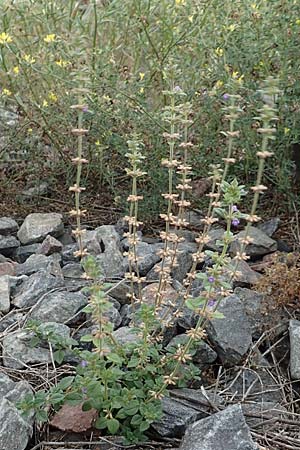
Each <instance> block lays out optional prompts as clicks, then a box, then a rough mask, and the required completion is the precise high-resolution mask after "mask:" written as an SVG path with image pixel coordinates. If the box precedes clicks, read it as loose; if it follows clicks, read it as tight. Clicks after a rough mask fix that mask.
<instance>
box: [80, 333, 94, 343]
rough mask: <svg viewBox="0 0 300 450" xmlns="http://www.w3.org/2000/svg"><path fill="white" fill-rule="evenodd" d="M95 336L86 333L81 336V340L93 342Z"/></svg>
mask: <svg viewBox="0 0 300 450" xmlns="http://www.w3.org/2000/svg"><path fill="white" fill-rule="evenodd" d="M93 339H94V337H93V336H92V335H91V334H85V335H84V336H82V337H81V338H80V341H81V342H92V341H93Z"/></svg>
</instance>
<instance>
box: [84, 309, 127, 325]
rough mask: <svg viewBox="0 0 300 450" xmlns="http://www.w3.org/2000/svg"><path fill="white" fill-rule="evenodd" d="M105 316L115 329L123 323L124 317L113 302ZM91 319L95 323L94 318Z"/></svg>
mask: <svg viewBox="0 0 300 450" xmlns="http://www.w3.org/2000/svg"><path fill="white" fill-rule="evenodd" d="M103 317H104V318H105V319H107V320H108V322H110V323H111V324H112V325H113V327H114V329H116V328H118V327H119V326H120V325H121V322H122V317H121V315H120V313H119V311H118V309H117V308H115V306H114V305H113V303H111V305H110V307H109V308H108V309H107V311H105V312H104V313H103ZM90 320H91V324H92V323H93V320H92V319H90Z"/></svg>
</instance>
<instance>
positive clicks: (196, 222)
mask: <svg viewBox="0 0 300 450" xmlns="http://www.w3.org/2000/svg"><path fill="white" fill-rule="evenodd" d="M204 217H205V214H203V213H202V212H201V211H199V210H189V211H188V210H186V211H185V213H184V218H185V219H186V220H187V221H188V223H189V225H190V226H191V227H192V228H195V229H196V230H202V229H203V226H204V225H203V223H202V222H201V220H202V219H204Z"/></svg>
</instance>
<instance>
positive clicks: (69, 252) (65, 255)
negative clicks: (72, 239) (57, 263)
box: [61, 243, 79, 264]
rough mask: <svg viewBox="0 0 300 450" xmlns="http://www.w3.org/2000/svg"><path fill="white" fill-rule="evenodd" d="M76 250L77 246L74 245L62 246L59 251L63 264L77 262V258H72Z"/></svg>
mask: <svg viewBox="0 0 300 450" xmlns="http://www.w3.org/2000/svg"><path fill="white" fill-rule="evenodd" d="M77 250H78V245H77V244H76V243H73V244H68V245H64V246H63V249H62V251H61V256H62V262H63V264H68V263H70V262H78V261H79V258H78V257H77V256H74V252H76V251H77Z"/></svg>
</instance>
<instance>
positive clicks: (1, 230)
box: [0, 217, 19, 236]
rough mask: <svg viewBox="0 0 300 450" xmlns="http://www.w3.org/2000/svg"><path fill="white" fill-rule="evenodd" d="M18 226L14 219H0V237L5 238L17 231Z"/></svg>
mask: <svg viewBox="0 0 300 450" xmlns="http://www.w3.org/2000/svg"><path fill="white" fill-rule="evenodd" d="M18 229H19V226H18V224H17V222H16V221H15V220H14V219H11V218H10V217H0V235H2V236H7V235H9V234H14V233H16V232H17V231H18Z"/></svg>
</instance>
